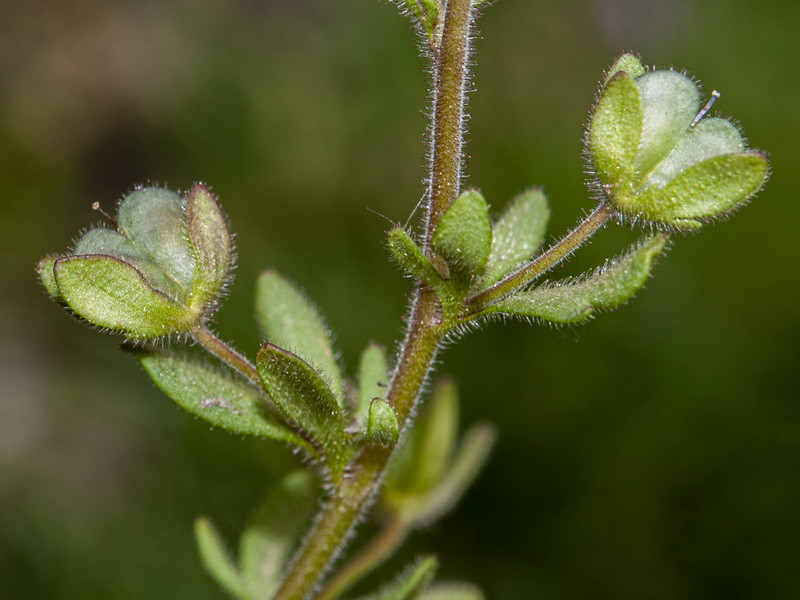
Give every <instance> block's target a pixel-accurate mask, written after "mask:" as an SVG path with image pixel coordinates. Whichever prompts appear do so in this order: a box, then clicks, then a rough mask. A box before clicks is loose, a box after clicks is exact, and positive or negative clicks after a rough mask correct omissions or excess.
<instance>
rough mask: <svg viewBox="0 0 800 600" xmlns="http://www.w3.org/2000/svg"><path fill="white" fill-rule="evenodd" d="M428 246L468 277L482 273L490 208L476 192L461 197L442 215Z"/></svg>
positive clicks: (488, 246) (489, 233)
mask: <svg viewBox="0 0 800 600" xmlns="http://www.w3.org/2000/svg"><path fill="white" fill-rule="evenodd" d="M431 246H432V248H433V249H434V251H436V252H437V253H438V254H439V255H440V256H442V258H444V259H445V260H446V261H447V262H448V264H449V265H450V268H451V270H452V269H456V270H457V271H459V272H461V273H462V274H464V275H466V276H468V277H479V276H480V275H482V274H483V270H484V266H485V265H486V260H487V259H488V258H489V252H490V250H491V246H492V224H491V221H490V220H489V207H488V206H487V204H486V200H484V199H483V196H482V195H481V193H480V192H479V191H477V190H468V191H466V192H464V193H463V194H461V195H460V196H459V197H458V198H456V200H455V201H454V202H453V204H452V205H451V206H450V208H448V209H447V212H445V213H444V215H443V216H442V219H441V221H439V225H438V226H437V227H436V231H435V232H434V234H433V239H432V240H431Z"/></svg>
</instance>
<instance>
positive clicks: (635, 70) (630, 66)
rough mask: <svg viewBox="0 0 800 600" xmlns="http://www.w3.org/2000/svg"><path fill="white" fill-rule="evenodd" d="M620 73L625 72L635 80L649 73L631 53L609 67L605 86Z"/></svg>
mask: <svg viewBox="0 0 800 600" xmlns="http://www.w3.org/2000/svg"><path fill="white" fill-rule="evenodd" d="M620 71H625V72H626V73H627V74H628V75H630V76H631V77H633V78H634V79H636V78H637V77H641V76H642V75H644V74H645V73H646V72H647V71H646V70H645V68H644V66H643V65H642V61H641V60H639V57H638V56H635V55H633V54H631V53H630V52H626V53H625V54H623V55H621V56H620V57H619V58H617V60H615V61H614V64H613V65H611V67H609V69H608V71H606V80H605V82H604V83H603V85H605V84H607V83H608V82H609V80H610V79H611V78H612V77H613V76H614V75H616V74H617V73H619V72H620Z"/></svg>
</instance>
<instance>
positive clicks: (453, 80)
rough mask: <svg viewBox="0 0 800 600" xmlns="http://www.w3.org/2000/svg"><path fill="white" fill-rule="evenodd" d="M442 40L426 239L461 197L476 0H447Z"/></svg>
mask: <svg viewBox="0 0 800 600" xmlns="http://www.w3.org/2000/svg"><path fill="white" fill-rule="evenodd" d="M444 10H445V13H444V27H443V29H442V41H441V45H440V46H439V47H438V49H436V50H434V56H433V69H434V71H433V112H432V117H431V150H430V152H431V157H430V161H431V171H430V179H429V180H428V212H427V224H426V227H425V241H426V245H427V242H429V241H430V239H431V237H432V236H433V232H434V231H435V230H436V226H437V225H438V224H439V221H440V220H441V218H442V215H443V214H444V213H445V211H446V210H447V209H448V207H449V206H450V204H452V202H453V200H455V199H456V196H458V193H459V190H460V187H461V168H462V166H463V163H464V110H465V108H466V98H467V94H466V90H467V84H468V79H469V77H468V73H469V69H468V68H467V61H468V60H469V52H470V31H471V26H472V10H473V8H472V0H447V3H446V6H445V9H444Z"/></svg>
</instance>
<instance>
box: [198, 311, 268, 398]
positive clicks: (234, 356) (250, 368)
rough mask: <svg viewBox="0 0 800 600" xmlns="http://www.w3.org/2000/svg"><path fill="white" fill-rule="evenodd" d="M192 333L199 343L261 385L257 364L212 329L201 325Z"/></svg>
mask: <svg viewBox="0 0 800 600" xmlns="http://www.w3.org/2000/svg"><path fill="white" fill-rule="evenodd" d="M191 335H192V337H193V338H194V340H195V341H196V342H197V343H198V344H200V345H201V346H202V347H203V348H205V349H206V350H208V351H209V352H210V353H211V354H213V355H214V356H216V357H217V358H219V359H220V360H221V361H222V362H224V363H225V364H227V365H229V366H230V367H231V368H233V369H235V370H236V371H239V373H241V374H242V375H244V376H245V377H247V378H248V379H249V380H250V381H252V382H253V383H255V384H257V385H259V386H260V385H261V380H260V379H259V377H258V371H257V370H256V366H255V365H254V364H253V363H251V362H250V361H249V360H247V358H245V357H244V356H242V355H241V354H240V353H239V352H238V351H237V350H236V349H234V348H233V347H232V346H230V345H228V344H226V343H225V342H223V341H222V340H221V339H219V338H218V337H217V336H216V335H214V333H213V332H212V331H211V330H210V329H208V328H207V327H205V326H204V325H201V326H199V327H197V328H195V329H193V330H192V332H191Z"/></svg>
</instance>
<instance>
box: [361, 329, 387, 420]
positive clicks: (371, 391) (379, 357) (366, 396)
mask: <svg viewBox="0 0 800 600" xmlns="http://www.w3.org/2000/svg"><path fill="white" fill-rule="evenodd" d="M388 382H389V367H388V365H387V363H386V352H385V351H384V349H383V348H382V347H381V346H378V345H377V344H370V345H369V346H367V348H366V349H365V350H364V352H362V353H361V361H360V364H359V367H358V406H357V407H356V419H357V421H358V424H359V425H360V426H362V427H364V426H365V425H366V424H367V421H368V420H369V411H370V408H369V407H370V404H372V401H373V400H376V399H382V398H383V397H384V396H385V395H386V386H387V385H388Z"/></svg>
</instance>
